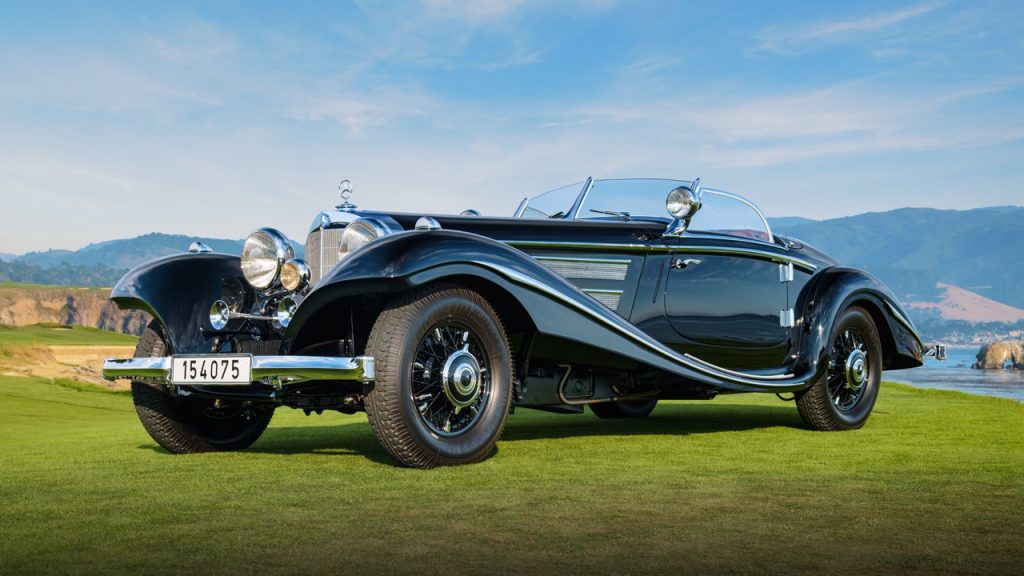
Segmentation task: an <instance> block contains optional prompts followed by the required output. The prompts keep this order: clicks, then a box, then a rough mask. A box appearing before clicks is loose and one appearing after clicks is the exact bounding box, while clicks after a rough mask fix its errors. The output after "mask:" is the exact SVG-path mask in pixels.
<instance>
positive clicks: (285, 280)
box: [281, 258, 313, 292]
mask: <svg viewBox="0 0 1024 576" xmlns="http://www.w3.org/2000/svg"><path fill="white" fill-rule="evenodd" d="M312 275H313V273H312V272H311V271H310V270H309V264H306V261H305V260H299V259H298V258H292V259H291V260H289V261H287V262H285V263H284V266H282V267H281V285H282V286H284V288H285V290H287V291H289V292H298V291H299V290H302V289H303V288H305V287H306V286H307V285H308V284H309V278H310V277H311V276H312Z"/></svg>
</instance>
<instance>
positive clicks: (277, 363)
mask: <svg viewBox="0 0 1024 576" xmlns="http://www.w3.org/2000/svg"><path fill="white" fill-rule="evenodd" d="M211 356H213V355H211ZM172 359H173V357H172V356H163V357H155V358H110V359H108V360H105V361H104V362H103V377H104V378H106V379H107V380H115V379H118V378H129V379H135V380H146V381H149V382H157V383H160V384H171V383H172V382H171V363H172ZM373 378H374V374H373V357H372V356H356V357H355V358H339V357H335V356H253V357H252V381H253V382H262V383H265V384H271V385H274V386H281V385H285V384H295V383H298V382H306V381H309V380H348V381H359V382H369V381H372V380H373ZM196 385H198V386H204V387H206V386H238V384H237V383H233V384H218V383H202V384H196Z"/></svg>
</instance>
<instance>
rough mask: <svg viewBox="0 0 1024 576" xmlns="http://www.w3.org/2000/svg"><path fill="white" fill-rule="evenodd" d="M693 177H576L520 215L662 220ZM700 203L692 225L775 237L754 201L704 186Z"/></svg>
mask: <svg viewBox="0 0 1024 576" xmlns="http://www.w3.org/2000/svg"><path fill="white" fill-rule="evenodd" d="M690 185H692V182H691V181H689V180H669V179H658V178H630V179H620V180H589V179H588V180H587V181H586V182H577V183H576V184H570V185H568V186H563V187H561V188H556V189H554V190H551V191H550V192H545V193H543V194H540V195H538V196H534V197H533V198H529V199H525V200H523V202H522V203H521V204H520V205H519V209H518V210H516V215H515V216H516V218H554V219H560V220H607V221H610V222H629V221H636V220H643V221H647V222H651V221H654V222H660V223H664V224H665V225H666V227H667V226H668V225H670V224H671V223H672V220H673V218H672V217H671V216H670V215H669V214H668V212H667V211H666V209H665V200H666V198H667V197H668V194H669V192H671V191H672V190H674V189H675V188H678V187H680V186H687V187H688V186H690ZM700 199H701V203H702V207H701V209H700V210H699V211H698V212H697V214H695V215H694V216H693V219H692V220H691V222H690V226H689V228H688V229H689V230H690V231H692V232H711V233H715V234H726V235H730V236H740V237H744V238H752V239H755V240H760V241H763V242H772V241H773V237H772V233H771V229H770V228H769V227H768V221H767V220H766V219H765V217H764V215H763V214H762V213H761V211H760V210H758V209H757V207H756V206H754V204H753V203H751V202H750V201H748V200H746V199H744V198H742V197H740V196H737V195H736V194H731V193H729V192H723V191H721V190H713V189H710V188H702V189H701V194H700Z"/></svg>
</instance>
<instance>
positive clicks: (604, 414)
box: [590, 398, 658, 418]
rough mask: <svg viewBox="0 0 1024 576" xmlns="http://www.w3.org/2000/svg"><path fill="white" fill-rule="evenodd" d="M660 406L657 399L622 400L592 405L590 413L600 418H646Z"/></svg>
mask: <svg viewBox="0 0 1024 576" xmlns="http://www.w3.org/2000/svg"><path fill="white" fill-rule="evenodd" d="M657 404H658V400H657V398H652V399H650V400H621V401H619V402H602V403H600V404H591V405H590V411H591V412H593V413H594V415H595V416H597V417H598V418H644V417H646V416H648V415H650V413H651V412H652V411H653V410H654V407H655V406H656V405H657Z"/></svg>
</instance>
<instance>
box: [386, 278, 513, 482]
mask: <svg viewBox="0 0 1024 576" xmlns="http://www.w3.org/2000/svg"><path fill="white" fill-rule="evenodd" d="M367 352H368V353H369V354H370V355H372V356H373V359H374V372H375V374H376V378H375V381H374V386H373V390H372V391H371V392H370V393H369V394H367V395H366V415H367V417H368V418H369V420H370V425H371V426H372V428H373V432H374V434H375V435H376V436H377V439H378V440H379V441H380V443H381V445H383V446H384V449H385V450H387V451H388V453H389V454H390V455H391V457H392V458H394V459H395V460H396V461H397V462H398V463H399V464H401V465H403V466H409V467H415V468H433V467H434V466H442V465H453V464H468V463H472V462H479V461H480V460H483V459H484V458H487V457H488V456H489V455H490V454H491V453H492V452H493V451H494V446H495V444H496V443H497V442H498V438H499V437H500V436H501V432H502V430H503V429H504V427H505V420H506V417H507V415H508V410H509V403H510V402H511V385H512V355H511V353H510V352H509V346H508V340H507V339H506V337H505V330H504V328H503V326H502V324H501V320H500V318H499V317H498V315H497V313H496V312H495V311H494V309H493V308H492V307H491V305H490V304H489V303H488V302H487V300H485V299H484V298H483V297H482V296H481V295H480V294H478V293H476V292H473V291H471V290H467V289H465V288H458V287H450V286H449V287H440V288H434V289H429V290H426V291H421V292H418V293H416V294H413V295H412V296H410V297H408V298H405V299H403V300H401V301H399V302H396V303H395V304H393V305H391V306H389V307H388V308H387V309H385V310H384V311H383V312H382V313H381V314H380V316H379V317H378V318H377V321H376V323H375V324H374V325H373V329H372V330H371V332H370V338H369V341H368V342H367Z"/></svg>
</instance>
